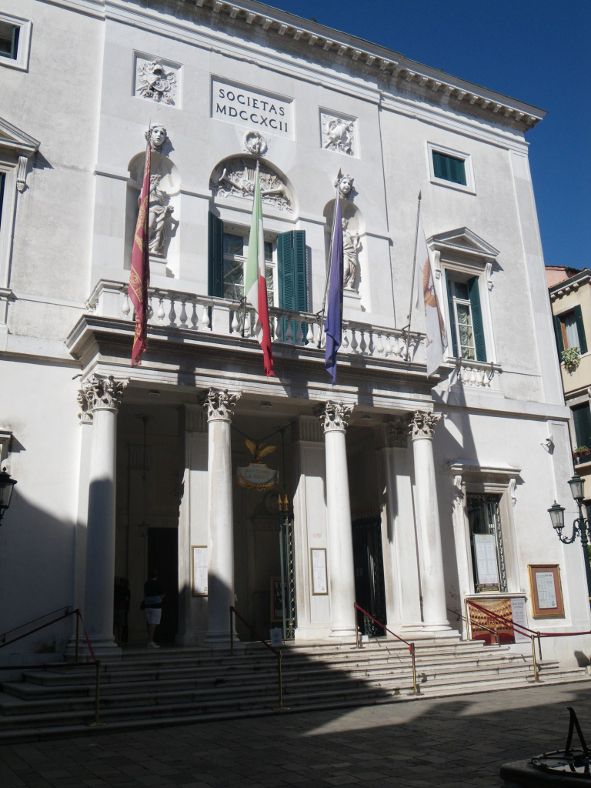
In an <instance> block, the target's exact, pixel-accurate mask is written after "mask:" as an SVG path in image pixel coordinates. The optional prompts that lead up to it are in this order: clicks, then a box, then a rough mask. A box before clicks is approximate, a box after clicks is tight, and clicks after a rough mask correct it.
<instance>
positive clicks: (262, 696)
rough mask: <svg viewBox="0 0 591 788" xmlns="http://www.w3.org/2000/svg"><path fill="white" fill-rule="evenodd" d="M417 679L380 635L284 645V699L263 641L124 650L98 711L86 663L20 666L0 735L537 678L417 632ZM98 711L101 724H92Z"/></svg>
mask: <svg viewBox="0 0 591 788" xmlns="http://www.w3.org/2000/svg"><path fill="white" fill-rule="evenodd" d="M416 656H417V660H416V661H417V682H418V684H419V688H420V694H418V695H415V694H414V693H413V692H412V674H411V661H410V657H409V654H408V650H407V649H406V648H405V647H403V646H402V645H401V644H399V643H396V642H393V641H384V640H381V639H379V640H378V639H376V640H372V641H371V642H370V643H367V644H364V646H363V647H362V648H357V647H356V646H355V645H354V644H326V643H322V644H317V645H313V646H311V645H307V646H300V645H295V644H293V645H290V646H288V647H286V648H285V649H284V650H283V660H282V664H283V671H282V673H283V704H282V707H281V708H280V705H279V693H278V680H277V675H278V674H277V660H276V658H275V657H274V655H273V654H272V653H270V652H269V651H267V649H265V648H264V647H263V646H262V645H257V644H240V646H239V650H237V651H236V653H235V654H234V655H232V654H230V652H229V651H228V650H220V649H216V650H210V649H203V648H169V649H166V648H162V649H161V650H160V651H152V650H146V649H141V650H140V649H128V650H126V652H125V653H124V655H123V657H118V658H108V659H105V660H104V661H102V662H101V666H100V696H99V704H98V715H97V711H96V706H97V704H96V696H95V686H96V682H95V677H96V670H95V666H94V665H92V664H88V665H86V664H84V665H74V664H71V663H70V664H68V663H63V664H54V665H50V666H47V667H45V668H43V669H34V670H25V671H24V672H23V674H22V677H21V679H20V680H18V681H5V682H3V683H2V684H1V685H0V687H1V690H0V742H7V741H18V740H24V739H30V738H41V737H43V738H45V737H47V736H49V735H58V734H59V735H64V734H74V733H80V732H83V731H88V730H89V726H92V729H96V727H100V728H101V729H108V730H121V729H129V728H141V727H144V726H150V725H172V724H179V723H184V722H198V721H205V720H214V719H216V720H219V719H227V718H232V717H252V716H259V715H266V714H275V713H279V712H280V711H281V712H288V711H303V710H313V709H327V708H338V707H346V706H362V705H371V704H377V703H393V702H398V701H409V700H420V699H421V698H425V697H428V698H433V697H445V696H450V695H456V694H464V693H474V692H489V691H492V690H495V689H507V688H510V687H526V686H538V684H536V683H535V682H534V680H533V675H532V667H531V656H529V655H528V656H524V655H523V654H517V653H515V652H514V651H511V649H510V648H509V647H508V646H486V645H484V644H483V643H482V642H481V641H468V642H459V641H457V640H451V639H450V640H445V639H438V640H424V641H422V640H419V641H417V647H416ZM585 680H588V676H587V673H586V671H585V670H584V669H574V670H565V669H561V668H560V667H559V665H558V663H557V662H549V661H546V662H543V663H541V673H540V684H542V685H545V684H552V683H561V682H571V681H585ZM97 720H98V723H97Z"/></svg>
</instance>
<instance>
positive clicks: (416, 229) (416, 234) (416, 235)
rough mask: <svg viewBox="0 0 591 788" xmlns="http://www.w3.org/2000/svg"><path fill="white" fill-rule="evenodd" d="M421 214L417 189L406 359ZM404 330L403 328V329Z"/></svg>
mask: <svg viewBox="0 0 591 788" xmlns="http://www.w3.org/2000/svg"><path fill="white" fill-rule="evenodd" d="M420 216H421V192H420V191H419V196H418V199H417V221H416V225H415V251H414V258H413V262H412V277H411V280H410V304H409V307H408V315H407V317H406V319H407V320H408V323H407V324H406V326H405V328H406V332H407V333H406V350H405V358H406V361H408V360H409V358H408V348H409V345H410V322H411V320H412V302H413V297H414V290H415V277H416V270H417V247H418V242H419V218H420ZM403 330H404V329H403Z"/></svg>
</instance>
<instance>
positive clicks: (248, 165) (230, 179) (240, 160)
mask: <svg viewBox="0 0 591 788" xmlns="http://www.w3.org/2000/svg"><path fill="white" fill-rule="evenodd" d="M259 172H260V177H261V198H262V201H263V202H264V203H266V204H267V205H273V206H274V207H275V208H278V209H279V210H280V211H292V210H293V200H292V198H291V194H290V191H289V188H288V186H287V184H286V183H285V182H284V181H283V180H282V178H281V177H280V176H279V175H278V174H277V173H275V172H274V171H273V170H272V169H271V168H270V167H269V166H268V165H267V164H264V163H263V162H260V163H259ZM255 173H256V160H255V159H252V158H250V157H248V156H244V157H242V156H241V157H235V158H231V159H226V160H225V161H223V162H222V163H221V164H218V166H217V167H216V168H215V170H214V171H213V173H212V176H211V179H210V187H211V189H212V191H213V194H214V196H217V197H239V198H243V199H248V200H252V198H253V195H254V182H255Z"/></svg>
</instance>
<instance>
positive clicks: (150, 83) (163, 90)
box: [135, 58, 177, 104]
mask: <svg viewBox="0 0 591 788" xmlns="http://www.w3.org/2000/svg"><path fill="white" fill-rule="evenodd" d="M135 95H136V96H141V97H142V98H145V99H150V100H151V101H156V102H157V103H162V104H175V103H176V96H177V80H176V73H175V70H174V69H172V68H166V67H165V66H164V64H163V63H162V61H161V60H160V59H159V58H154V59H153V60H147V59H144V58H138V59H137V61H136V77H135Z"/></svg>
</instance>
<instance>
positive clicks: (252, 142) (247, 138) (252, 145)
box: [244, 131, 268, 156]
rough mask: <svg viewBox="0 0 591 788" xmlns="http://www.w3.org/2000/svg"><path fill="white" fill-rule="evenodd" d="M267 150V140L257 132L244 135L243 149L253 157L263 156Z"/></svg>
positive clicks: (248, 132)
mask: <svg viewBox="0 0 591 788" xmlns="http://www.w3.org/2000/svg"><path fill="white" fill-rule="evenodd" d="M267 148H268V145H267V140H266V139H265V138H264V137H263V135H262V134H260V133H259V132H258V131H247V132H246V134H245V135H244V149H245V150H247V151H248V152H249V153H251V154H252V155H253V156H264V155H265V153H266V152H267Z"/></svg>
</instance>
